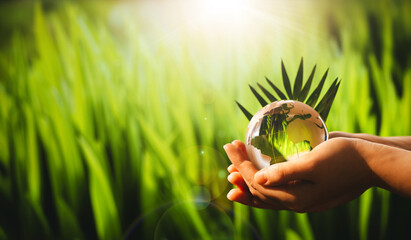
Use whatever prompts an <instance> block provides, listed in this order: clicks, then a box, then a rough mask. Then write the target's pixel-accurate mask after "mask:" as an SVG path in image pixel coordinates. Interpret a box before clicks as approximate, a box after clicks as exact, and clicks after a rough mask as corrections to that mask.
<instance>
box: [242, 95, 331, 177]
mask: <svg viewBox="0 0 411 240" xmlns="http://www.w3.org/2000/svg"><path fill="white" fill-rule="evenodd" d="M327 139H328V131H327V127H326V126H325V123H324V121H323V120H322V119H321V117H320V115H319V114H318V113H317V112H316V111H315V110H314V109H313V108H311V107H310V106H308V105H307V104H304V103H302V102H299V101H293V100H281V101H276V102H273V103H270V104H268V105H266V106H265V107H263V108H262V109H260V110H259V111H258V112H257V113H256V114H255V115H254V116H253V118H252V119H251V120H250V123H249V124H248V129H247V134H246V138H245V145H246V149H247V155H248V157H249V158H250V160H251V161H252V162H253V163H254V165H255V166H256V167H257V168H259V169H262V168H264V167H268V166H270V165H271V164H274V163H279V162H284V161H287V160H292V159H293V158H297V157H299V156H300V155H301V154H304V153H306V152H308V151H311V149H313V148H314V147H316V146H317V145H318V144H320V143H322V142H324V141H325V140H327Z"/></svg>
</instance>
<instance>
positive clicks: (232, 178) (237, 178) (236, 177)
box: [227, 172, 248, 191]
mask: <svg viewBox="0 0 411 240" xmlns="http://www.w3.org/2000/svg"><path fill="white" fill-rule="evenodd" d="M227 179H228V181H229V182H230V183H231V184H234V185H236V186H237V187H238V188H240V189H241V190H243V191H248V187H247V184H246V183H245V181H244V179H243V177H242V176H241V174H240V173H239V172H233V173H231V174H230V175H228V177H227Z"/></svg>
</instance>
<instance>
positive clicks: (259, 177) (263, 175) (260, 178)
mask: <svg viewBox="0 0 411 240" xmlns="http://www.w3.org/2000/svg"><path fill="white" fill-rule="evenodd" d="M254 180H255V182H256V183H258V184H264V183H266V182H267V169H265V168H264V169H262V170H260V171H258V172H257V173H256V174H255V175H254Z"/></svg>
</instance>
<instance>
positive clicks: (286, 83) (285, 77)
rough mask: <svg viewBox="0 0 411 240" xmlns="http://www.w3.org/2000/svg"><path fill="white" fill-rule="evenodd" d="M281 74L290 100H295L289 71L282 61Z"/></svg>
mask: <svg viewBox="0 0 411 240" xmlns="http://www.w3.org/2000/svg"><path fill="white" fill-rule="evenodd" d="M281 73H282V75H283V84H284V88H285V91H286V92H287V95H288V97H289V99H293V93H292V92H291V84H290V79H289V78H288V75H287V71H286V70H285V66H284V62H283V60H281Z"/></svg>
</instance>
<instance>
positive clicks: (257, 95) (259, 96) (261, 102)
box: [248, 85, 268, 107]
mask: <svg viewBox="0 0 411 240" xmlns="http://www.w3.org/2000/svg"><path fill="white" fill-rule="evenodd" d="M248 86H249V87H250V89H251V92H253V94H254V96H255V97H256V98H257V100H258V101H259V102H260V104H261V106H262V107H264V106H265V105H267V104H268V103H267V102H266V101H265V100H264V98H263V97H261V95H260V94H259V93H258V92H257V91H256V90H255V89H254V88H253V87H251V85H248Z"/></svg>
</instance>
